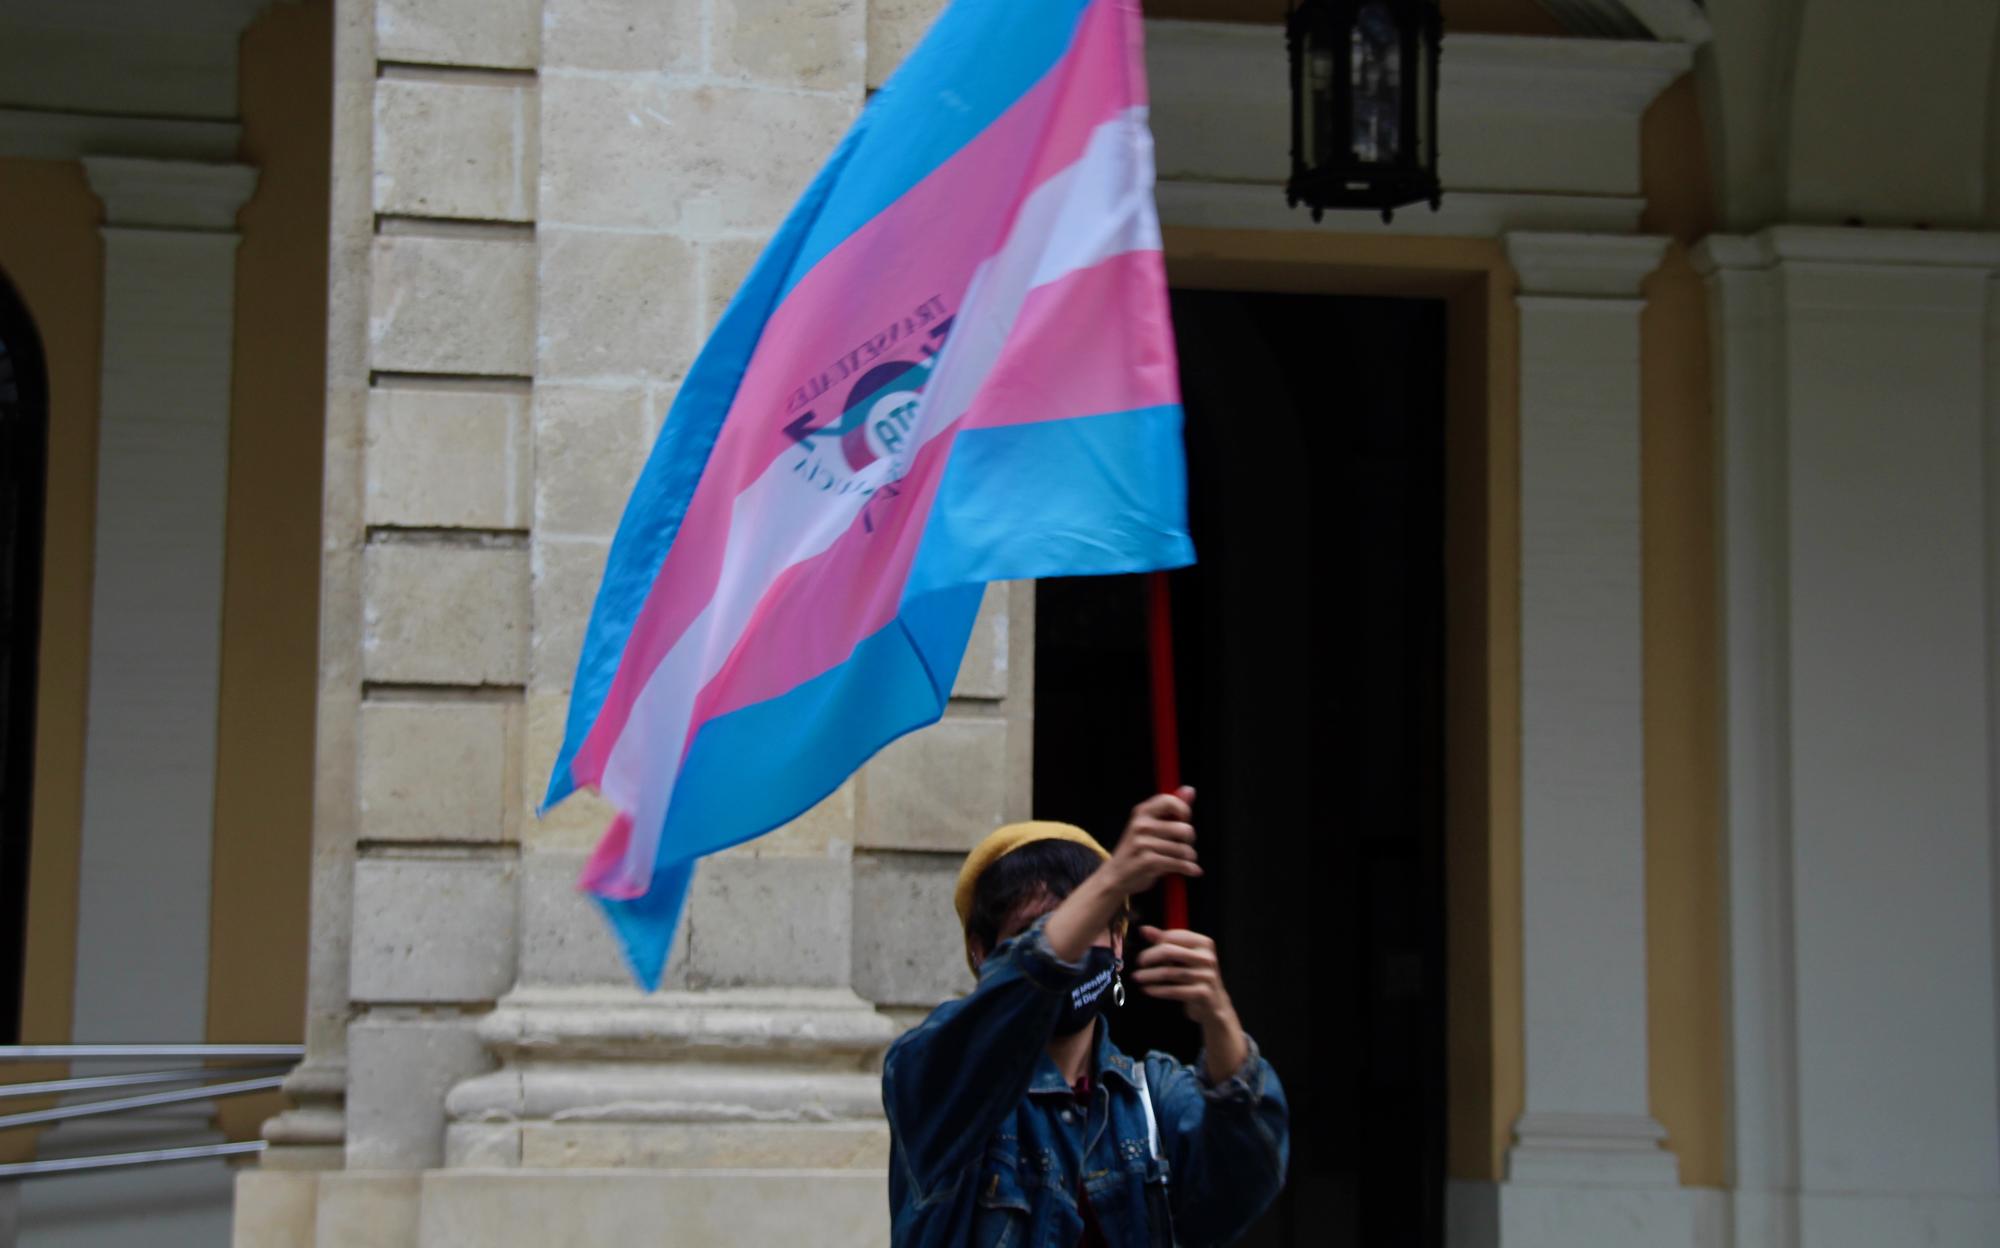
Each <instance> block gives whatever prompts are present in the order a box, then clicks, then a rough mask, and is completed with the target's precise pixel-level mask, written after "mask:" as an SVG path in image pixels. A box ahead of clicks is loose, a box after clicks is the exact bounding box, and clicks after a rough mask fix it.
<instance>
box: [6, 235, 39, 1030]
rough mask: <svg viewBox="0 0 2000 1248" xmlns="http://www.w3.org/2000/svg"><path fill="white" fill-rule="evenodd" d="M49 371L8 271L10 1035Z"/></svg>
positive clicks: (21, 923) (20, 931)
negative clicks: (9, 278)
mask: <svg viewBox="0 0 2000 1248" xmlns="http://www.w3.org/2000/svg"><path fill="white" fill-rule="evenodd" d="M48 433H49V392H48V372H47V368H46V366H45V364H44V362H43V358H42V342H41V336H40V335H39V334H38V333H37V332H36V331H35V323H34V320H33V318H32V317H31V316H30V315H29V313H28V308H27V305H26V304H25V303H24V302H22V300H21V297H20V296H19V295H18V294H17V293H16V292H15V290H14V287H13V284H12V283H10V282H9V281H8V280H7V277H6V275H5V274H4V273H0V1042H5V1043H9V1044H12V1043H15V1042H16V1041H18V1040H19V1038H20V1033H21V983H22V974H23V970H24V952H25V945H26V937H27V910H28V843H29V835H30V824H31V820H32V817H33V809H34V794H33V780H34V769H35V693H36V680H35V676H36V668H37V660H38V654H39V648H40V641H41V615H42V609H41V599H42V509H43V500H44V496H45V490H46V486H47V471H48Z"/></svg>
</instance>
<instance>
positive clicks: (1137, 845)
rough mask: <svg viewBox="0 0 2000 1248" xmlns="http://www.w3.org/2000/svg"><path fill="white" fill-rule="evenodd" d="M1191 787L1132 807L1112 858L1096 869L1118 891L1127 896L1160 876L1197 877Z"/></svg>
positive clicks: (1199, 870)
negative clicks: (1129, 820) (1130, 814)
mask: <svg viewBox="0 0 2000 1248" xmlns="http://www.w3.org/2000/svg"><path fill="white" fill-rule="evenodd" d="M1193 802H1194V790H1193V789H1191V788H1189V787H1187V786H1185V785H1183V786H1182V787H1181V789H1180V791H1179V792H1177V793H1161V794H1159V795H1158V796H1156V797H1149V798H1147V799H1146V800H1145V801H1143V802H1140V803H1139V804H1138V805H1137V806H1135V807H1133V808H1132V820H1131V822H1129V823H1127V824H1126V825H1125V835H1123V836H1121V837H1119V838H1118V848H1117V850H1116V851H1115V852H1113V853H1112V855H1111V861H1109V862H1107V863H1105V864H1104V866H1103V867H1101V868H1099V869H1100V870H1102V871H1103V872H1104V873H1105V875H1106V879H1107V881H1108V882H1109V883H1110V884H1111V886H1112V888H1113V889H1114V890H1115V891H1116V892H1118V893H1119V894H1121V895H1123V896H1126V897H1130V896H1131V895H1132V894H1134V893H1143V892H1145V891H1146V890H1147V889H1149V888H1151V887H1153V885H1154V883H1156V882H1157V881H1158V880H1159V878H1160V877H1161V876H1163V875H1186V876H1197V875H1200V874H1201V865H1200V863H1198V862H1197V861H1196V860H1195V852H1194V824H1192V823H1191V822H1189V821H1190V820H1192V819H1193V818H1194V808H1193Z"/></svg>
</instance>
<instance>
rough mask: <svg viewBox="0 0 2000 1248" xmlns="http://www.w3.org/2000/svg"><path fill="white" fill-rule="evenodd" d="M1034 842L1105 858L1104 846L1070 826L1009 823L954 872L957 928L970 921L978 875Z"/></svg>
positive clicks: (1107, 856) (979, 846) (975, 848)
mask: <svg viewBox="0 0 2000 1248" xmlns="http://www.w3.org/2000/svg"><path fill="white" fill-rule="evenodd" d="M1036 841H1071V842H1074V843H1075V844H1078V845H1081V846H1083V847H1084V848H1085V849H1087V850H1089V851H1090V852H1092V853H1094V854H1096V855H1097V856H1098V857H1099V858H1109V857H1111V855H1110V854H1109V853H1107V852H1106V851H1105V848H1104V846H1102V845H1099V844H1098V843H1097V838H1096V837H1094V836H1092V835H1091V834H1090V833H1088V832H1086V831H1084V830H1083V829H1082V828H1079V827H1077V826H1076V825H1075V824H1071V823H1046V822H1042V821H1039V820H1037V821H1034V822H1030V823H1010V824H1008V825H1007V826H1006V827H1004V828H999V829H997V830H995V831H993V832H991V833H989V834H988V835H987V837H986V839H985V840H983V841H981V842H979V844H977V845H975V846H973V847H972V852H971V853H969V854H967V855H966V856H965V865H964V866H962V867H960V868H959V869H958V890H957V891H956V892H955V893H953V895H952V905H954V906H956V907H958V925H959V926H960V927H964V926H965V925H966V924H967V923H968V922H970V921H971V919H972V889H973V886H974V885H976V884H978V883H979V876H980V874H981V873H982V872H984V871H985V870H986V868H988V867H990V866H992V865H993V864H994V863H996V862H998V861H1000V859H1002V858H1005V857H1006V856H1007V855H1008V854H1011V853H1013V852H1014V851H1015V850H1017V849H1019V848H1021V846H1023V845H1029V844H1033V843H1034V842H1036Z"/></svg>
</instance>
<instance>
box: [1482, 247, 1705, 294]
mask: <svg viewBox="0 0 2000 1248" xmlns="http://www.w3.org/2000/svg"><path fill="white" fill-rule="evenodd" d="M1668 241H1669V240H1667V239H1665V238H1662V237H1658V236H1653V235H1641V236H1632V237H1619V236H1614V235H1604V234H1566V233H1556V234H1536V233H1515V234H1509V235H1507V259H1508V261H1509V262H1510V263H1511V264H1513V266H1514V272H1515V273H1516V274H1517V275H1518V276H1519V277H1520V279H1521V287H1520V289H1521V293H1522V294H1523V295H1529V296H1533V295H1557V296H1583V297H1586V298H1600V299H1618V298H1626V299H1630V298H1636V297H1637V296H1638V294H1639V292H1640V289H1641V287H1642V286H1643V284H1644V283H1645V280H1646V278H1647V277H1648V276H1650V275H1651V274H1652V272H1653V270H1654V269H1656V268H1658V267H1659V265H1660V260H1661V258H1662V257H1663V256H1665V255H1666V253H1667V243H1668Z"/></svg>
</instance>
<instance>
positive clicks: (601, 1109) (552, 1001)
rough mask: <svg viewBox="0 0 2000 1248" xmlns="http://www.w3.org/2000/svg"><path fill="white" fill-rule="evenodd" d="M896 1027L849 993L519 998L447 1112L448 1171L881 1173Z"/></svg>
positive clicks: (576, 992)
mask: <svg viewBox="0 0 2000 1248" xmlns="http://www.w3.org/2000/svg"><path fill="white" fill-rule="evenodd" d="M893 1035H894V1029H893V1026H892V1024H891V1023H890V1022H889V1021H888V1020H887V1019H885V1018H883V1017H882V1016H881V1015H880V1014H878V1013H877V1012H876V1011H875V1009H874V1008H873V1007H872V1006H870V1005H869V1004H868V1003H867V1002H866V1001H863V1000H862V999H861V998H860V997H858V996H856V995H855V994H854V993H852V992H850V991H848V990H846V989H807V988H800V989H736V990H722V991H708V992H678V993H675V992H669V993H658V994H654V995H652V996H641V995H639V994H637V993H635V992H631V991H628V990H623V989H607V988H568V989H562V988H542V989H522V990H518V991H516V992H514V993H511V994H509V995H508V996H507V998H506V999H505V1000H503V1001H502V1002H501V1003H500V1005H499V1007H498V1008H497V1009H496V1010H495V1011H494V1012H493V1013H492V1014H491V1015H489V1016H488V1017H487V1018H486V1019H484V1020H482V1021H481V1023H480V1025H479V1036H480V1039H481V1040H482V1041H483V1042H484V1043H485V1044H486V1045H487V1047H488V1048H489V1049H490V1050H491V1051H492V1052H493V1054H494V1056H495V1057H497V1058H498V1059H499V1060H500V1062H501V1063H502V1065H501V1068H500V1069H499V1070H496V1071H493V1072H492V1073H490V1074H485V1075H480V1076H478V1077H476V1078H473V1079H468V1080H466V1081H465V1082H463V1083H461V1084H459V1085H458V1086H457V1087H455V1088H453V1089H452V1091H451V1095H450V1096H449V1097H448V1098H447V1099H446V1102H445V1110H446V1114H447V1117H448V1120H449V1125H448V1126H447V1128H446V1135H445V1158H446V1164H447V1166H448V1167H450V1168H453V1169H469V1168H480V1169H492V1168H515V1167H518V1168H522V1169H569V1168H594V1167H612V1166H637V1167H646V1168H665V1169H676V1170H679V1169H693V1170H753V1171H819V1170H866V1171H874V1172H880V1171H882V1170H883V1169H884V1168H885V1167H886V1165H887V1162H888V1155H889V1137H888V1127H887V1124H886V1123H885V1122H884V1121H883V1118H882V1098H881V1089H880V1076H879V1073H878V1070H879V1067H878V1062H879V1059H880V1055H881V1053H882V1050H883V1049H884V1048H885V1047H886V1046H887V1044H888V1043H889V1041H890V1039H891V1038H892V1037H893Z"/></svg>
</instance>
